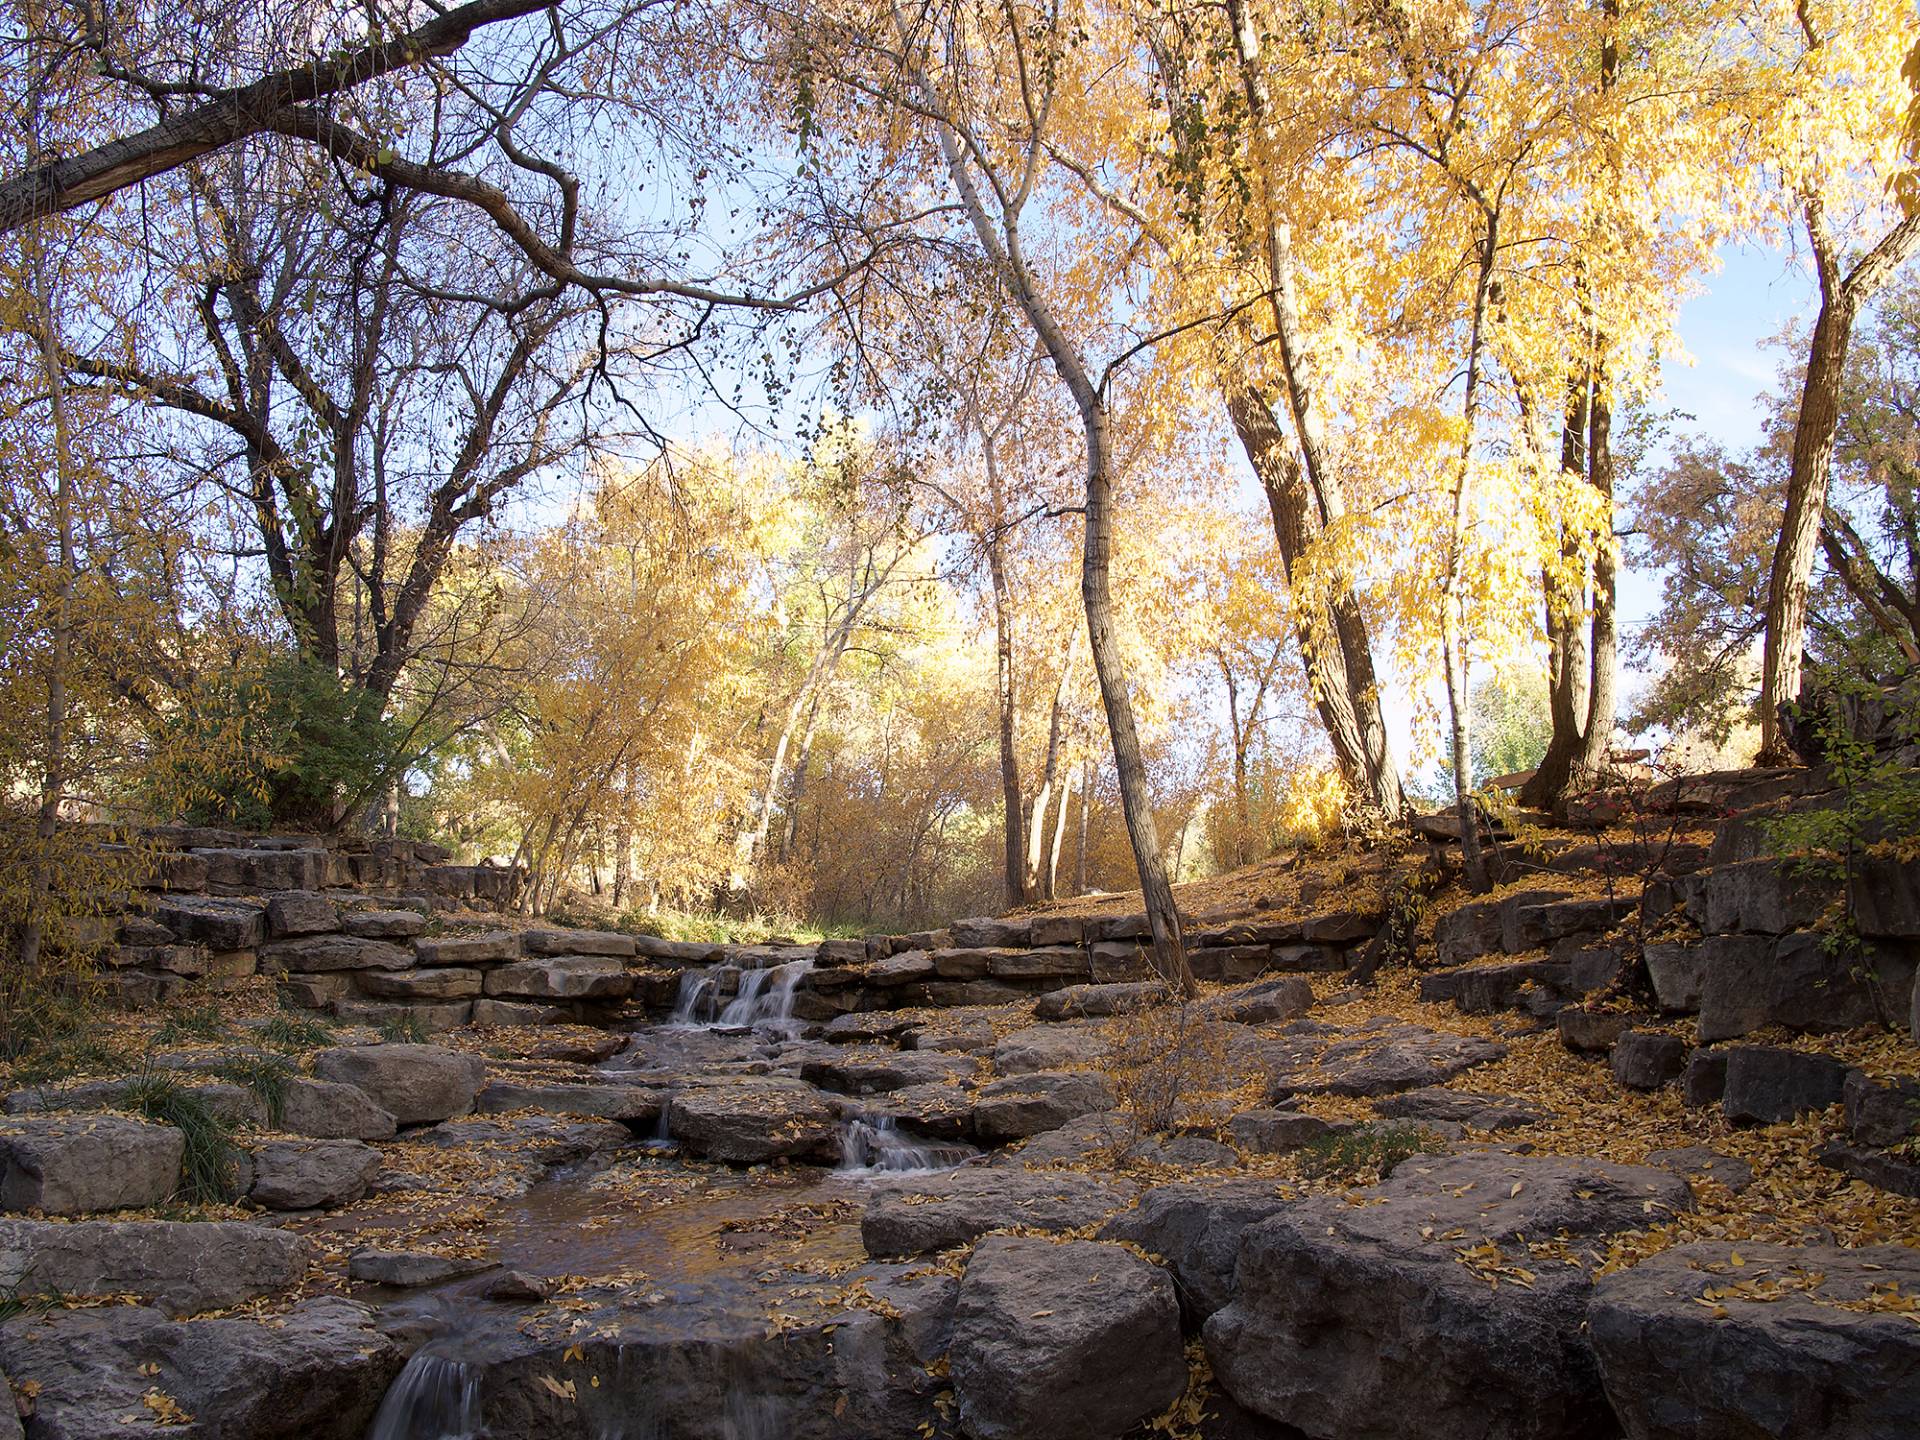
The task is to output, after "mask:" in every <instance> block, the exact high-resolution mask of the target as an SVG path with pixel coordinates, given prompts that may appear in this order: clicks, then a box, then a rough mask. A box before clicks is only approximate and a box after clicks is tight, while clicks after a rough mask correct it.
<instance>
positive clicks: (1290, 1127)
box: [1227, 1110, 1353, 1155]
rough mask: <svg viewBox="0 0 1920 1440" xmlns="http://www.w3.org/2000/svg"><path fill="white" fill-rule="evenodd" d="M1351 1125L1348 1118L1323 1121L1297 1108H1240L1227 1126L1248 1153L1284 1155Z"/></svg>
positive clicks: (1236, 1141)
mask: <svg viewBox="0 0 1920 1440" xmlns="http://www.w3.org/2000/svg"><path fill="white" fill-rule="evenodd" d="M1352 1128H1353V1126H1352V1124H1351V1123H1349V1122H1347V1121H1341V1120H1322V1119H1321V1118H1320V1117H1319V1116H1318V1115H1302V1114H1301V1113H1300V1112H1299V1111H1297V1110H1243V1111H1241V1112H1240V1113H1239V1114H1238V1115H1236V1116H1234V1117H1233V1119H1232V1120H1231V1121H1229V1122H1228V1125H1227V1131H1228V1133H1229V1134H1231V1135H1232V1136H1233V1143H1234V1144H1236V1145H1238V1146H1239V1147H1240V1148H1241V1149H1242V1150H1245V1151H1246V1152H1247V1153H1248V1154H1250V1155H1284V1154H1286V1153H1287V1152H1288V1151H1290V1150H1298V1149H1299V1148H1300V1147H1301V1146H1303V1145H1311V1144H1313V1142H1314V1141H1316V1140H1323V1139H1325V1138H1326V1137H1327V1136H1329V1135H1337V1134H1339V1133H1341V1132H1342V1131H1343V1130H1351V1129H1352Z"/></svg>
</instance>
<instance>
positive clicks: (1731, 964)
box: [1700, 932, 1914, 1041]
mask: <svg viewBox="0 0 1920 1440" xmlns="http://www.w3.org/2000/svg"><path fill="white" fill-rule="evenodd" d="M1701 949H1702V952H1703V955H1704V957H1705V976H1706V978H1705V981H1704V983H1703V985H1702V987H1701V994H1700V1038H1701V1039H1702V1040H1706V1041H1711V1040H1730V1039H1733V1038H1735V1037H1736V1036H1740V1035H1747V1034H1750V1033H1752V1032H1753V1031H1755V1030H1759V1029H1761V1028H1763V1027H1765V1026H1768V1025H1784V1026H1786V1027H1787V1028H1788V1029H1790V1030H1803V1031H1831V1030H1850V1029H1852V1028H1854V1027H1855V1026H1857V1025H1870V1024H1873V1023H1875V1022H1877V1021H1878V1020H1880V1019H1881V1018H1882V1015H1881V1008H1882V1006H1883V1005H1884V1006H1887V1007H1890V1008H1891V1009H1892V1010H1893V1011H1894V1013H1896V1014H1897V1013H1899V1012H1900V1011H1903V1010H1904V1009H1905V1008H1906V1005H1907V1003H1908V999H1909V997H1910V995H1911V993H1912V990H1913V974H1914V966H1913V961H1912V960H1911V959H1909V958H1908V957H1907V956H1906V955H1905V954H1904V953H1901V952H1898V951H1896V950H1894V949H1893V947H1891V946H1889V945H1879V944H1868V945H1867V946H1866V947H1865V949H1864V952H1863V953H1861V954H1858V955H1853V954H1847V953H1845V952H1843V951H1840V950H1829V949H1828V948H1827V945H1826V943H1825V937H1823V936H1820V935H1816V934H1811V933H1808V932H1800V933H1796V934H1792V935H1783V936H1781V937H1780V938H1779V939H1778V940H1768V939H1764V938H1761V937H1756V936H1747V935H1722V936H1712V937H1710V938H1709V939H1707V940H1706V941H1705V942H1704V943H1703V945H1702V947H1701Z"/></svg>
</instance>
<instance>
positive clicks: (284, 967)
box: [260, 935, 414, 975]
mask: <svg viewBox="0 0 1920 1440" xmlns="http://www.w3.org/2000/svg"><path fill="white" fill-rule="evenodd" d="M413 963H414V955H413V951H412V950H410V949H408V948H407V947H406V946H404V945H395V944H393V943H392V942H391V941H388V940H365V939H362V938H361V937H359V936H357V935H303V936H300V937H299V938H298V939H293V940H276V941H274V942H273V943H272V944H271V945H263V946H261V947H260V968H261V969H262V970H265V971H267V972H268V973H270V974H271V973H273V972H276V971H292V972H293V973H294V974H297V975H306V974H315V973H325V972H327V971H332V970H405V969H408V968H409V967H410V966H412V965H413Z"/></svg>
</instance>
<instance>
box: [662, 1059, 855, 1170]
mask: <svg viewBox="0 0 1920 1440" xmlns="http://www.w3.org/2000/svg"><path fill="white" fill-rule="evenodd" d="M747 1078H748V1083H745V1084H737V1085H695V1086H689V1087H688V1088H686V1089H683V1090H679V1091H676V1092H675V1093H674V1096H673V1100H672V1102H671V1103H670V1104H669V1106H668V1107H667V1128H668V1133H669V1134H671V1135H672V1137H673V1138H674V1139H675V1140H678V1141H679V1142H680V1143H681V1144H682V1145H684V1146H685V1147H686V1148H687V1149H688V1150H689V1151H690V1152H692V1153H693V1154H695V1155H699V1156H703V1157H704V1158H706V1159H708V1160H718V1161H721V1162H723V1163H724V1164H728V1165H760V1164H764V1163H765V1162H767V1161H769V1160H783V1159H795V1160H797V1159H802V1158H808V1157H813V1158H820V1159H827V1158H832V1156H833V1155H834V1153H835V1151H836V1148H837V1143H838V1138H839V1126H838V1117H837V1116H836V1115H835V1114H834V1111H833V1109H832V1107H831V1106H829V1105H828V1104H827V1102H826V1100H825V1099H824V1098H823V1097H822V1096H821V1094H820V1092H819V1091H817V1090H815V1089H814V1088H813V1087H812V1086H811V1085H807V1084H804V1083H802V1082H801V1081H798V1080H782V1079H780V1078H778V1077H775V1076H765V1077H747Z"/></svg>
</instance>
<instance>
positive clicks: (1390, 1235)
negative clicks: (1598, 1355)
mask: <svg viewBox="0 0 1920 1440" xmlns="http://www.w3.org/2000/svg"><path fill="white" fill-rule="evenodd" d="M1359 1196H1360V1198H1362V1199H1363V1200H1365V1201H1367V1202H1370V1203H1366V1204H1361V1205H1352V1204H1347V1203H1345V1201H1344V1200H1343V1199H1342V1198H1340V1197H1327V1198H1323V1199H1316V1200H1311V1201H1307V1202H1303V1203H1301V1204H1299V1205H1298V1206H1295V1207H1293V1208H1291V1209H1288V1210H1285V1211H1282V1212H1281V1213H1280V1214H1278V1215H1276V1216H1275V1217H1274V1218H1272V1219H1270V1220H1267V1221H1265V1222H1263V1223H1261V1224H1259V1225H1256V1226H1254V1227H1253V1228H1251V1229H1250V1230H1248V1231H1247V1233H1246V1238H1245V1240H1244V1241H1243V1244H1242V1249H1241V1256H1240V1265H1239V1269H1238V1271H1237V1275H1236V1280H1237V1284H1238V1288H1239V1294H1238V1298H1237V1299H1235V1300H1234V1302H1233V1303H1232V1304H1230V1305H1229V1306H1227V1307H1226V1308H1225V1309H1224V1310H1221V1311H1220V1312H1218V1313H1217V1314H1215V1315H1214V1316H1213V1318H1212V1319H1211V1320H1209V1321H1208V1322H1207V1325H1206V1341H1207V1349H1208V1352H1209V1354H1210V1355H1211V1356H1212V1357H1213V1365H1214V1373H1215V1374H1216V1375H1217V1376H1219V1377H1220V1379H1221V1382H1222V1383H1223V1384H1224V1386H1225V1387H1226V1389H1227V1390H1228V1392H1229V1393H1230V1394H1232V1395H1233V1397H1234V1398H1235V1399H1236V1400H1238V1401H1239V1402H1240V1403H1241V1404H1242V1405H1244V1406H1246V1407H1247V1408H1249V1409H1251V1410H1255V1411H1258V1412H1259V1413H1260V1414H1263V1415H1266V1416H1268V1417H1269V1418H1272V1419H1275V1420H1279V1421H1282V1422H1283V1423H1285V1424H1289V1425H1293V1426H1296V1427H1298V1428H1299V1429H1300V1430H1302V1431H1304V1432H1305V1433H1306V1434H1307V1435H1309V1436H1313V1437H1315V1440H1342V1437H1347V1436H1354V1435H1366V1436H1370V1437H1375V1440H1399V1437H1405V1440H1483V1437H1487V1436H1494V1435H1498V1436H1503V1437H1512V1440H1547V1437H1552V1440H1588V1437H1592V1440H1599V1437H1602V1436H1606V1435H1608V1434H1609V1433H1610V1429H1611V1425H1612V1418H1611V1416H1610V1415H1609V1414H1608V1412H1607V1409H1606V1406H1605V1404H1604V1402H1603V1401H1602V1399H1601V1395H1600V1382H1599V1375H1598V1372H1597V1370H1596V1368H1595V1366H1594V1362H1593V1357H1592V1354H1591V1352H1590V1351H1589V1350H1588V1348H1587V1342H1586V1338H1585V1335H1584V1333H1583V1322H1584V1320H1585V1314H1586V1305H1587V1300H1588V1295H1589V1292H1590V1289H1591V1286H1590V1283H1589V1280H1588V1277H1587V1274H1586V1271H1585V1270H1584V1269H1583V1268H1582V1267H1580V1266H1575V1265H1566V1264H1552V1265H1545V1264H1540V1265H1537V1267H1536V1265H1535V1263H1534V1262H1533V1261H1532V1258H1531V1255H1530V1252H1529V1250H1528V1249H1527V1242H1528V1241H1530V1240H1533V1239H1535V1238H1537V1237H1540V1236H1545V1235H1555V1236H1560V1237H1562V1238H1564V1239H1567V1240H1571V1241H1574V1242H1579V1241H1583V1240H1597V1239H1599V1238H1601V1237H1603V1236H1605V1235H1607V1234H1610V1233H1612V1232H1614V1231H1617V1230H1623V1229H1627V1228H1631V1227H1638V1226H1643V1225H1646V1224H1648V1223H1649V1216H1650V1215H1651V1216H1663V1215H1667V1214H1670V1213H1672V1212H1673V1211H1674V1210H1677V1209H1681V1208H1684V1207H1685V1206H1687V1205H1688V1203H1689V1197H1688V1193H1687V1187H1686V1182H1685V1181H1683V1180H1681V1179H1680V1178H1679V1177H1678V1176H1675V1175H1670V1174H1667V1173H1665V1172H1663V1171H1659V1170H1651V1169H1646V1168H1641V1167H1633V1166H1620V1165H1612V1164H1608V1163H1606V1162H1602V1161H1586V1160H1567V1159H1561V1158H1550V1159H1549V1158H1528V1157H1521V1156H1514V1155H1503V1154H1499V1153H1497V1152H1476V1153H1467V1154H1460V1155H1453V1156H1448V1157H1445V1158H1441V1159H1434V1160H1426V1159H1415V1160H1410V1161H1408V1162H1407V1163H1406V1164H1404V1165H1401V1166H1400V1167H1399V1168H1398V1169H1397V1170H1395V1172H1394V1174H1393V1178H1392V1179H1390V1180H1388V1181H1386V1182H1384V1183H1383V1184H1380V1185H1377V1186H1374V1187H1372V1188H1371V1189H1370V1190H1366V1191H1361V1192H1359ZM1489 1246H1490V1247H1493V1248H1492V1249H1487V1248H1483V1247H1489ZM1456 1249H1469V1250H1471V1251H1472V1252H1473V1253H1474V1254H1475V1255H1477V1256H1478V1257H1479V1260H1480V1263H1482V1264H1486V1263H1498V1264H1502V1265H1506V1266H1510V1267H1518V1268H1524V1269H1527V1270H1529V1271H1531V1272H1532V1275H1533V1280H1532V1284H1531V1286H1528V1285H1521V1284H1516V1283H1512V1282H1511V1279H1509V1280H1507V1281H1503V1282H1502V1283H1501V1284H1499V1285H1498V1286H1497V1287H1495V1286H1491V1285H1489V1284H1488V1283H1487V1281H1486V1280H1484V1279H1482V1278H1480V1277H1479V1276H1477V1275H1475V1274H1474V1273H1472V1271H1470V1270H1469V1269H1468V1267H1467V1266H1466V1265H1463V1264H1461V1263H1460V1261H1459V1260H1458V1259H1457V1258H1456Z"/></svg>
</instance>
